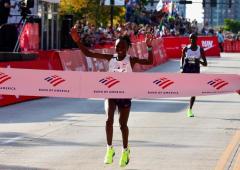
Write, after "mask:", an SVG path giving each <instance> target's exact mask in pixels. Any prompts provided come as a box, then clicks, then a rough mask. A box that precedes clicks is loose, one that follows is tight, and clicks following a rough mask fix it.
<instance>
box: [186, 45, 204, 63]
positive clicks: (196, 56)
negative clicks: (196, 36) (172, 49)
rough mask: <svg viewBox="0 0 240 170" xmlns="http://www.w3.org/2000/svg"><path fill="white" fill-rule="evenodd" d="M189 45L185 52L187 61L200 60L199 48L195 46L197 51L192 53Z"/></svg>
mask: <svg viewBox="0 0 240 170" xmlns="http://www.w3.org/2000/svg"><path fill="white" fill-rule="evenodd" d="M190 46H191V45H189V46H188V47H187V51H186V53H185V54H186V57H185V58H187V59H189V60H191V59H200V58H201V52H200V47H199V46H197V50H196V51H192V50H191V48H190Z"/></svg>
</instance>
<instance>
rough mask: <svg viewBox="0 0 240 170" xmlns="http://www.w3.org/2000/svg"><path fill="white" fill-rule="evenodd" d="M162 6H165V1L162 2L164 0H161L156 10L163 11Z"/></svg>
mask: <svg viewBox="0 0 240 170" xmlns="http://www.w3.org/2000/svg"><path fill="white" fill-rule="evenodd" d="M162 8H163V2H162V0H159V2H158V4H157V7H156V10H157V11H161V9H162Z"/></svg>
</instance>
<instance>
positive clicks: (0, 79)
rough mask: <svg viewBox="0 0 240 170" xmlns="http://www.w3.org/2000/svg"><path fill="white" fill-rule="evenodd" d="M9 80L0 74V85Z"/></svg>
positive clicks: (6, 76) (8, 77)
mask: <svg viewBox="0 0 240 170" xmlns="http://www.w3.org/2000/svg"><path fill="white" fill-rule="evenodd" d="M10 79H11V77H10V76H9V75H6V74H4V73H0V84H2V83H4V82H5V81H8V80H10Z"/></svg>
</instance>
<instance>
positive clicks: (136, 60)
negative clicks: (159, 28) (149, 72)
mask: <svg viewBox="0 0 240 170" xmlns="http://www.w3.org/2000/svg"><path fill="white" fill-rule="evenodd" d="M152 40H153V35H147V38H146V40H145V42H146V44H147V50H148V59H140V58H137V57H132V58H131V65H132V67H133V66H134V64H136V63H138V64H142V65H151V64H153V51H152Z"/></svg>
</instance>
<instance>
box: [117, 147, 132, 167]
mask: <svg viewBox="0 0 240 170" xmlns="http://www.w3.org/2000/svg"><path fill="white" fill-rule="evenodd" d="M129 156H130V150H129V148H127V149H124V151H123V152H122V156H121V158H120V160H119V165H120V167H125V166H126V165H127V164H128V163H129V159H130V158H129Z"/></svg>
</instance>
